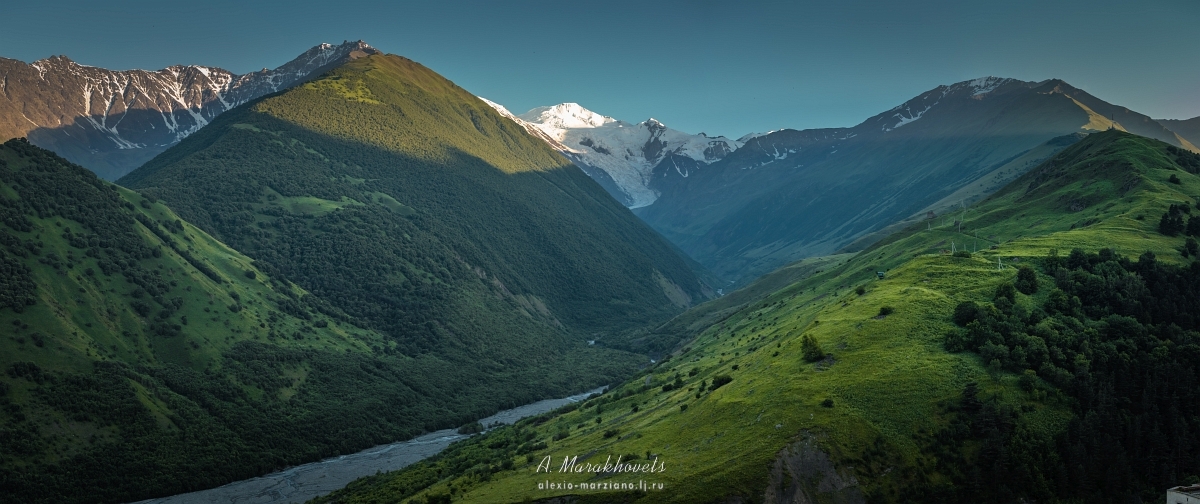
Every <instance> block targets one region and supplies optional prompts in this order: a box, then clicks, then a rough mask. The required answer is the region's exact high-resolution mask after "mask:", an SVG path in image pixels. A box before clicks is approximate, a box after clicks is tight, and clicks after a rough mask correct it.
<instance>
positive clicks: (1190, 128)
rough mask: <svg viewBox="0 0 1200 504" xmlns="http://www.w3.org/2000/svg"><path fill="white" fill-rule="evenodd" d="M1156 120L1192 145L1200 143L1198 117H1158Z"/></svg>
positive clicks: (1199, 120) (1199, 119) (1199, 118)
mask: <svg viewBox="0 0 1200 504" xmlns="http://www.w3.org/2000/svg"><path fill="white" fill-rule="evenodd" d="M1158 122H1159V123H1160V124H1162V125H1163V126H1165V127H1166V128H1168V129H1170V130H1171V131H1174V132H1176V133H1178V134H1179V136H1181V137H1183V138H1184V139H1186V140H1187V141H1189V142H1191V143H1192V145H1200V117H1193V118H1191V119H1159V120H1158Z"/></svg>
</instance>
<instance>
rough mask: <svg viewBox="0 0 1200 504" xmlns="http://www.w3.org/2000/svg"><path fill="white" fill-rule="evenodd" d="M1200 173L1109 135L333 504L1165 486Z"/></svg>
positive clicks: (915, 498)
mask: <svg viewBox="0 0 1200 504" xmlns="http://www.w3.org/2000/svg"><path fill="white" fill-rule="evenodd" d="M977 90H978V89H976V91H977ZM997 90H998V89H997ZM949 94H950V93H948V94H947V96H949ZM976 96H979V95H976ZM1043 96H1046V97H1047V98H1049V99H1053V95H1050V94H1048V95H1043ZM984 101H986V98H985V99H984ZM951 103H952V101H951ZM941 104H943V105H945V104H947V101H941ZM909 110H913V109H909ZM915 110H916V111H917V112H918V113H919V111H920V110H925V109H924V107H922V108H917V109H915ZM895 113H900V112H899V111H897V112H893V114H895ZM914 115H916V114H915V113H914V114H912V115H910V114H908V113H907V111H905V113H904V114H902V117H906V118H909V119H911V118H913V116H914ZM935 117H936V115H935V114H934V110H927V113H926V114H924V115H923V116H921V117H920V118H919V120H918V121H917V122H912V121H909V122H908V123H906V124H905V125H903V126H902V127H901V128H900V129H896V128H895V126H896V122H895V121H880V123H878V124H886V125H887V127H891V128H892V130H893V131H902V130H903V129H904V128H908V127H912V126H916V125H917V124H920V122H921V121H926V120H933V119H935ZM931 122H932V121H931ZM792 145H794V144H792ZM839 145H840V146H844V145H845V144H839ZM749 147H750V146H749V145H747V147H745V148H743V149H742V150H746V149H748V148H749ZM797 150H798V151H801V150H800V149H797ZM739 152H740V151H739ZM801 152H803V151H801ZM790 157H791V156H789V158H790ZM1198 173H1200V155H1196V154H1194V153H1191V152H1187V151H1186V150H1184V149H1180V148H1177V147H1174V146H1171V145H1168V144H1164V143H1163V142H1160V141H1157V140H1153V139H1149V138H1145V137H1140V136H1135V135H1130V134H1127V133H1123V132H1120V131H1103V132H1098V133H1093V134H1090V135H1088V136H1087V137H1086V138H1084V139H1082V140H1081V141H1078V142H1075V143H1074V144H1073V145H1072V146H1070V147H1067V148H1066V149H1063V150H1061V151H1060V152H1059V153H1058V154H1056V155H1053V156H1051V157H1050V159H1048V160H1046V161H1044V162H1042V163H1039V164H1038V165H1037V166H1034V167H1032V168H1031V169H1029V170H1027V172H1026V173H1025V174H1024V175H1022V176H1021V177H1019V178H1018V179H1017V180H1015V181H1012V182H1010V183H1009V184H1007V185H1006V186H1005V187H1004V188H1003V189H1002V190H1000V191H998V192H996V193H995V194H993V195H991V196H990V197H989V198H987V199H986V200H984V201H981V202H979V203H978V204H976V205H973V206H969V207H968V208H966V212H965V222H963V223H961V224H960V223H955V222H945V223H942V222H941V221H937V222H936V223H934V222H930V223H920V224H919V225H914V226H911V227H909V228H907V229H905V230H902V231H901V232H898V233H895V234H893V235H891V236H889V237H888V238H886V239H885V240H882V241H879V242H876V243H875V244H873V245H872V246H870V247H869V248H867V249H865V250H862V251H860V252H858V253H856V254H842V255H839V256H836V257H830V258H824V259H820V260H818V259H816V258H814V259H808V260H806V261H804V262H802V263H798V264H793V265H791V266H789V267H787V268H784V269H781V270H778V271H776V272H773V273H771V274H769V275H767V276H764V277H762V278H761V279H759V280H758V281H756V282H754V283H752V284H751V285H749V286H748V287H746V288H745V289H743V290H741V291H738V292H736V293H734V294H732V295H728V296H724V297H722V298H719V299H716V300H713V301H711V302H709V303H706V304H703V305H701V306H698V307H696V308H694V309H692V310H689V311H688V312H686V313H684V314H682V315H680V316H678V317H676V318H674V319H672V321H671V322H670V323H668V324H665V325H663V326H661V327H659V328H658V329H657V331H658V332H659V333H660V334H661V335H662V337H673V338H675V339H676V340H677V341H679V342H680V343H679V344H678V346H677V347H676V351H675V352H674V353H673V354H672V358H671V359H669V360H664V361H662V362H661V363H659V364H657V365H655V366H653V367H652V368H650V369H648V370H647V371H646V372H644V373H643V374H641V375H639V376H637V377H636V378H634V379H631V380H628V381H626V382H625V383H623V384H620V385H617V386H614V387H612V388H611V389H610V391H608V392H607V393H605V394H603V395H601V396H599V397H595V398H592V399H589V400H588V401H585V402H583V403H581V404H579V405H572V406H571V407H569V408H563V409H561V410H559V411H558V412H555V413H554V414H547V415H540V416H538V417H536V418H532V419H527V420H524V421H522V422H518V423H517V424H516V425H514V426H511V427H505V428H502V429H498V430H496V431H493V432H490V433H489V434H487V435H485V436H482V437H479V438H475V439H472V440H469V441H467V442H464V443H461V444H458V445H455V446H452V447H451V448H450V449H448V450H447V451H446V452H443V453H442V454H441V455H440V456H439V457H437V458H436V459H430V460H427V461H423V462H420V463H417V464H415V465H413V466H409V467H408V468H406V469H404V470H401V471H397V472H394V473H386V474H382V475H377V476H373V477H368V478H363V479H361V480H359V481H356V482H355V483H353V484H351V485H349V486H348V487H347V488H346V489H345V490H343V491H339V492H336V493H334V494H331V495H328V496H325V497H322V498H319V499H317V502H324V503H334V502H401V501H408V500H412V501H416V502H421V501H426V502H446V501H448V500H452V499H453V500H464V501H468V502H473V501H479V502H494V503H509V502H511V503H516V502H528V501H530V500H534V499H540V500H542V501H544V502H549V501H552V500H555V501H567V502H569V501H574V500H578V501H580V502H585V501H586V500H587V499H592V498H597V496H598V495H602V496H603V498H599V499H597V500H603V501H605V502H628V503H652V502H653V503H660V502H678V503H696V502H711V503H716V502H765V503H770V504H784V503H796V502H846V503H863V502H877V501H878V502H975V501H979V502H990V503H1003V502H1022V501H1024V502H1033V501H1037V502H1134V501H1138V500H1141V501H1149V500H1151V499H1161V495H1162V489H1164V488H1169V487H1171V486H1172V485H1176V484H1180V482H1181V481H1184V482H1186V481H1189V480H1191V481H1194V478H1195V476H1196V475H1197V474H1200V457H1198V455H1200V436H1198V435H1197V434H1196V433H1197V432H1200V417H1197V416H1196V415H1194V414H1192V412H1194V411H1195V404H1196V402H1197V401H1200V387H1198V385H1200V318H1198V317H1196V316H1195V313H1197V311H1198V310H1200V261H1197V260H1196V253H1197V250H1200V247H1198V246H1197V245H1196V241H1195V238H1196V236H1200V230H1197V228H1195V227H1193V228H1191V231H1188V232H1190V233H1191V234H1192V235H1193V236H1185V234H1186V233H1187V232H1181V231H1178V230H1174V231H1170V232H1168V233H1165V234H1164V233H1163V232H1161V231H1162V230H1163V229H1164V226H1163V225H1162V224H1161V223H1163V222H1168V223H1169V222H1170V221H1171V220H1172V219H1183V220H1188V219H1190V221H1188V222H1198V220H1200V215H1197V208H1200V207H1197V206H1196V205H1197V204H1200V202H1198V201H1197V200H1196V197H1195V195H1196V194H1200V193H1198V191H1200V176H1198V175H1197V174H1198ZM655 205H657V203H656V204H655ZM1188 214H1191V215H1190V217H1189V215H1188ZM976 236H978V238H976ZM972 240H977V241H978V243H977V245H978V251H977V252H976V253H970V252H969V251H964V248H965V247H964V244H965V243H967V242H970V241H972ZM952 248H956V249H957V253H951V249H952ZM1014 266H1016V267H1014ZM876 272H884V273H885V275H884V276H883V278H880V277H879V276H878V275H877V273H876ZM526 440H538V443H537V444H536V445H530V444H529V443H528V442H527V441H526ZM1164 450H1166V452H1164ZM1164 453H1170V454H1171V455H1170V456H1164V455H1163V454H1164ZM494 460H504V461H510V462H509V463H507V464H506V465H504V466H497V465H495V464H493V463H491V462H490V461H494ZM547 462H548V463H549V465H550V469H549V471H550V472H553V476H550V478H552V479H550V481H551V482H552V483H554V485H553V486H544V487H542V488H539V487H538V486H537V485H538V484H539V483H544V482H545V481H546V479H547V475H546V474H542V472H547V471H546V469H545V468H544V467H543V468H542V469H541V471H539V466H540V465H542V464H546V463H547ZM618 463H619V464H621V465H620V469H618V470H613V469H610V468H611V467H613V466H616V465H617V464H618ZM571 464H573V465H571ZM606 464H607V467H606ZM564 466H566V467H567V469H568V470H560V468H563V467H564ZM485 467H486V471H487V472H486V474H487V476H486V477H480V476H479V473H480V470H481V468H485ZM658 484H661V485H662V487H655V486H649V487H644V486H643V485H658ZM592 485H596V486H592ZM626 485H628V486H626ZM643 488H647V490H643ZM660 488H661V491H660Z"/></svg>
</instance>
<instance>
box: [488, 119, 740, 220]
mask: <svg viewBox="0 0 1200 504" xmlns="http://www.w3.org/2000/svg"><path fill="white" fill-rule="evenodd" d="M484 101H485V102H486V103H487V104H488V105H490V106H492V108H495V109H496V111H497V112H500V114H501V115H503V116H505V117H508V118H509V119H512V120H513V121H516V122H517V123H518V124H520V125H521V126H522V127H524V128H525V129H526V131H529V132H530V133H531V134H533V135H534V136H537V137H538V138H541V139H543V140H545V141H546V142H547V143H548V144H550V146H551V147H554V148H555V149H557V150H558V151H559V152H560V153H562V154H563V155H564V156H566V157H567V158H568V159H570V160H571V161H572V162H573V163H575V165H577V166H579V167H580V168H581V169H583V170H584V172H586V173H587V174H588V175H589V176H591V177H592V178H593V179H595V180H596V181H597V182H599V183H600V184H601V186H603V187H604V188H605V190H607V191H608V192H609V193H610V194H612V196H613V197H614V198H617V200H618V201H620V202H621V203H622V204H624V205H625V206H627V207H630V208H639V207H643V206H646V205H650V204H652V203H654V200H655V199H657V198H658V195H659V194H660V193H661V191H662V188H661V186H663V185H666V184H669V183H670V182H669V181H668V180H664V179H668V178H670V179H674V178H676V177H687V176H688V173H690V172H691V171H694V170H696V169H697V168H698V167H700V166H705V165H708V164H710V163H712V162H714V161H717V160H719V159H722V158H724V157H725V156H727V155H729V153H731V152H733V151H735V150H737V149H738V147H741V145H742V143H741V142H740V141H735V140H730V139H728V138H725V137H715V138H713V137H709V136H707V135H705V134H704V133H700V134H698V135H689V134H687V133H683V132H681V131H677V130H673V129H671V128H668V127H666V125H664V124H662V123H661V122H658V121H657V120H655V119H653V118H650V119H647V120H645V121H642V122H640V123H637V124H630V123H627V122H625V121H619V120H617V119H613V118H611V117H608V116H603V115H600V114H597V113H595V112H592V111H591V110H588V109H585V108H583V107H581V106H579V104H577V103H561V104H558V105H555V106H553V107H538V108H535V109H533V110H530V111H529V112H526V113H524V114H521V115H519V116H518V115H513V114H512V113H511V112H509V111H508V109H506V108H504V107H503V106H502V105H500V104H498V103H494V102H491V101H487V100H484ZM667 164H670V165H671V167H672V168H674V169H673V170H667V169H666V168H665V166H666V165H667ZM659 166H662V167H664V168H663V169H658V170H656V167H659Z"/></svg>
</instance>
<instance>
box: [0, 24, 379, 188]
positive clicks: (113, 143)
mask: <svg viewBox="0 0 1200 504" xmlns="http://www.w3.org/2000/svg"><path fill="white" fill-rule="evenodd" d="M377 52H378V51H376V50H375V49H374V48H372V47H371V46H368V45H367V44H365V43H363V42H362V41H358V42H345V43H343V44H341V45H338V46H333V45H329V44H321V45H318V46H316V47H313V48H312V49H309V50H308V51H306V52H304V54H301V55H300V56H298V57H296V59H293V60H292V61H290V62H288V63H286V64H284V65H283V66H281V67H279V68H276V69H274V70H267V69H265V68H264V69H263V70H262V71H259V72H253V73H249V74H245V75H235V74H233V73H230V72H228V71H226V70H223V69H220V68H214V67H204V66H196V65H189V66H183V65H176V66H172V67H169V68H164V69H162V70H158V71H155V72H150V71H145V70H127V71H114V70H106V69H103V68H96V67H90V66H86V65H80V64H78V63H75V62H74V61H71V60H70V59H68V58H67V57H66V56H54V57H50V58H47V59H43V60H38V61H35V62H33V63H29V64H26V63H23V62H21V61H17V60H11V59H5V58H0V91H2V92H0V95H2V97H0V139H4V140H7V139H9V138H18V137H28V138H29V140H30V141H31V142H32V143H33V144H35V145H38V146H40V147H43V148H46V149H50V150H53V151H55V152H57V153H58V154H59V155H61V156H63V157H66V158H67V159H69V160H71V161H73V162H75V163H78V164H81V165H83V166H85V167H87V168H89V169H91V170H92V171H95V172H96V173H97V174H99V175H100V176H101V177H103V178H106V179H109V180H115V179H117V178H119V177H121V176H122V175H125V174H126V173H129V172H130V171H132V170H133V169H134V168H136V167H138V166H139V165H141V164H142V163H144V162H145V161H147V160H149V159H150V158H152V157H154V156H155V155H157V154H158V153H160V152H162V151H163V150H165V149H166V148H168V147H170V146H172V145H174V144H175V143H177V142H179V141H180V140H182V139H183V138H184V137H186V136H188V135H190V134H192V133H194V132H196V131H197V130H199V129H200V128H201V127H203V126H204V125H205V124H208V123H209V122H210V121H212V120H213V118H214V117H216V116H217V115H218V114H220V113H222V112H225V111H227V110H229V109H232V108H234V107H236V106H238V105H241V104H243V103H246V102H248V101H250V100H253V99H255V98H258V97H260V96H263V95H266V94H269V93H274V92H277V91H280V90H282V89H287V88H288V87H291V86H293V85H295V84H296V83H298V82H302V81H304V80H306V79H308V78H310V77H311V76H315V75H319V74H320V73H321V72H323V71H325V70H327V69H329V68H331V67H333V66H336V65H339V64H341V63H344V62H346V61H350V60H352V59H355V58H358V57H362V56H366V55H368V54H375V53H377Z"/></svg>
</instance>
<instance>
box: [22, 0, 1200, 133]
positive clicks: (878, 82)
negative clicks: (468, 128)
mask: <svg viewBox="0 0 1200 504" xmlns="http://www.w3.org/2000/svg"><path fill="white" fill-rule="evenodd" d="M3 11H4V15H3V16H0V56H2V57H7V58H15V59H19V60H22V61H26V62H31V61H34V60H37V59H40V58H45V57H48V56H51V55H56V54H63V55H67V56H68V57H70V58H71V59H73V60H75V61H77V62H79V63H82V64H87V65H92V66H99V67H105V68H112V69H131V68H143V69H159V68H163V67H166V66H170V65H175V64H200V65H208V66H217V67H222V68H225V69H228V70H230V71H233V72H236V73H245V72H249V71H253V70H258V69H261V68H264V67H271V68H274V67H276V66H279V65H281V64H283V63H285V62H287V61H288V60H290V59H292V58H294V57H296V56H297V55H299V54H300V53H301V52H303V51H305V50H306V49H308V48H309V47H312V46H314V45H317V44H319V43H322V42H329V43H340V42H342V41H343V40H359V39H361V40H364V41H366V42H367V43H368V44H371V45H372V46H374V47H376V48H378V49H380V50H382V51H384V52H388V53H393V54H399V55H402V56H405V57H408V58H411V59H413V60H416V61H418V62H420V63H422V64H424V65H425V66H427V67H429V68H431V69H433V70H434V71H436V72H438V73H440V74H442V75H444V76H446V77H447V78H449V79H450V80H452V81H454V82H455V83H457V84H458V85H460V86H462V87H463V88H465V89H467V90H469V91H471V92H473V93H475V94H476V95H479V96H483V97H485V98H488V99H491V100H493V101H496V102H498V103H500V104H503V105H505V106H506V107H508V108H509V109H510V110H512V111H513V112H516V113H521V112H523V111H526V110H529V109H531V108H533V107H537V106H541V105H553V104H557V103H562V102H576V103H579V104H581V105H583V106H584V107H587V108H589V109H591V110H593V111H596V112H599V113H601V114H604V115H608V116H612V117H616V118H618V119H622V120H625V121H629V122H638V121H642V120H644V119H646V118H649V117H654V118H656V119H658V120H660V121H662V122H663V123H665V124H667V125H668V126H670V127H672V128H675V129H678V130H682V131H686V132H689V133H699V132H705V133H707V134H709V135H725V136H729V137H734V138H736V137H739V136H741V135H743V134H746V133H752V132H763V131H769V130H775V129H780V128H796V129H804V128H821V127H842V126H852V125H854V124H857V123H859V122H861V121H862V120H864V119H866V118H868V117H870V116H873V115H875V114H878V113H880V112H883V111H885V110H888V109H890V108H892V107H894V106H896V105H898V104H900V103H903V102H904V101H906V100H908V99H910V98H912V97H914V96H916V95H918V94H920V93H922V92H924V91H927V90H929V89H932V88H935V87H937V86H938V85H941V84H952V83H954V82H959V81H963V80H968V79H972V78H976V77H982V76H987V75H995V76H1001V77H1013V78H1018V79H1022V80H1031V81H1040V80H1044V79H1049V78H1061V79H1064V80H1066V81H1067V82H1069V83H1070V84H1072V85H1074V86H1076V87H1079V88H1082V89H1084V90H1086V91H1087V92H1089V93H1091V94H1093V95H1095V96H1097V97H1099V98H1101V99H1103V100H1106V101H1108V102H1111V103H1115V104H1119V105H1123V106H1126V107H1128V108H1130V109H1133V110H1136V111H1138V112H1141V113H1144V114H1147V115H1150V116H1152V117H1154V118H1167V119H1186V118H1191V117H1196V116H1200V64H1197V63H1198V62H1200V54H1198V53H1200V2H1198V1H1196V0H1140V1H1136V2H1134V1H1128V0H1122V1H1111V0H1088V1H1045V0H1043V1H1028V0H1006V1H995V0H992V1H986V2H975V1H969V0H954V1H940V0H937V1H933V0H930V1H906V2H896V1H854V0H842V1H819V2H818V1H787V2H781V1H767V0H739V1H731V0H726V1H719V2H718V1H709V0H692V1H654V0H637V1H626V0H602V1H594V2H573V1H561V0H559V1H540V0H529V1H500V0H490V1H468V0H440V1H391V2H383V1H377V2H361V1H360V2H355V1H340V2H329V1H327V0H326V1H321V2H316V1H311V0H292V1H289V2H264V1H253V0H239V1H227V0H212V1H207V2H162V1H161V0H160V1H128V2H123V1H105V2H95V1H91V0H87V1H84V0H78V1H54V0H42V1H38V2H19V3H17V2H10V3H9V5H6V6H5V7H4V9H3Z"/></svg>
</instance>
